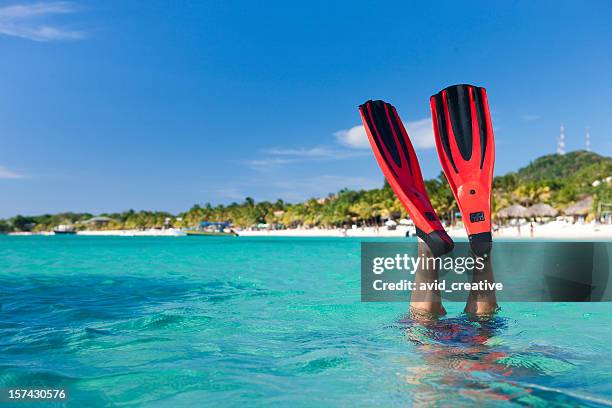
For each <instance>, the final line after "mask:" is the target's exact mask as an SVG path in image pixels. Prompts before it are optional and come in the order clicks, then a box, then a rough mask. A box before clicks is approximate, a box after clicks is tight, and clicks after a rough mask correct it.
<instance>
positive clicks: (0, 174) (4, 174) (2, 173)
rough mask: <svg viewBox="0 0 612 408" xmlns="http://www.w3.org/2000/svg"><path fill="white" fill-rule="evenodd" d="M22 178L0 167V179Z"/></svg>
mask: <svg viewBox="0 0 612 408" xmlns="http://www.w3.org/2000/svg"><path fill="white" fill-rule="evenodd" d="M23 177H24V176H23V174H19V173H16V172H14V171H11V170H9V169H7V168H6V167H4V166H0V179H20V178H23Z"/></svg>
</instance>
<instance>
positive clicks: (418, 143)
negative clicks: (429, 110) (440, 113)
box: [334, 118, 436, 149]
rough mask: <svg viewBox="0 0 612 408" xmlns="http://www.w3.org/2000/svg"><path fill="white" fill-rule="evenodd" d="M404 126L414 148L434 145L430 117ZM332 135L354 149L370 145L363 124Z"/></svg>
mask: <svg viewBox="0 0 612 408" xmlns="http://www.w3.org/2000/svg"><path fill="white" fill-rule="evenodd" d="M404 127H405V128H406V131H407V132H408V135H409V136H410V141H411V142H412V145H413V146H414V147H415V149H431V148H432V147H435V145H436V143H435V140H434V136H433V129H432V125H431V119H430V118H425V119H420V120H415V121H412V122H406V123H404ZM334 136H336V139H337V140H338V143H340V144H342V145H344V146H348V147H352V148H355V149H366V148H369V147H370V142H368V136H367V135H366V132H365V128H364V127H363V126H353V127H352V128H350V129H343V130H339V131H337V132H335V133H334Z"/></svg>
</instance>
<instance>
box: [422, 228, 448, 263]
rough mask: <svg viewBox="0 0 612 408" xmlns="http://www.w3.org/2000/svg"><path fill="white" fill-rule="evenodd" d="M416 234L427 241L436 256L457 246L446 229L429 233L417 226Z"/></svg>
mask: <svg viewBox="0 0 612 408" xmlns="http://www.w3.org/2000/svg"><path fill="white" fill-rule="evenodd" d="M416 234H417V236H418V237H419V238H421V239H422V240H423V241H424V242H425V244H427V246H428V247H429V249H430V250H431V252H432V253H433V256H435V257H439V256H442V255H444V254H446V253H449V252H450V251H452V250H453V248H454V247H455V244H454V243H453V240H452V239H451V238H450V237H449V236H448V234H447V233H446V232H445V231H431V232H430V233H429V234H428V233H426V232H424V231H423V230H421V229H420V228H417V229H416Z"/></svg>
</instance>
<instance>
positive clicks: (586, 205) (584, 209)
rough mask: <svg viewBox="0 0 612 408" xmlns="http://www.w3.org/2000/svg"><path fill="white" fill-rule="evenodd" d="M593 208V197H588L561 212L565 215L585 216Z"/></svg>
mask: <svg viewBox="0 0 612 408" xmlns="http://www.w3.org/2000/svg"><path fill="white" fill-rule="evenodd" d="M591 208H593V196H588V197H585V198H583V199H582V200H580V201H578V202H577V203H575V204H572V205H570V206H569V207H567V208H566V209H565V211H563V212H564V213H565V215H587V214H588V213H589V211H591Z"/></svg>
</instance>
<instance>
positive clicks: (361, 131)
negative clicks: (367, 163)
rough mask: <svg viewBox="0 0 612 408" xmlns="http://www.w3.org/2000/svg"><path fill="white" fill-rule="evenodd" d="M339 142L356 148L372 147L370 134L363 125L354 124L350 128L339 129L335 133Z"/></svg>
mask: <svg viewBox="0 0 612 408" xmlns="http://www.w3.org/2000/svg"><path fill="white" fill-rule="evenodd" d="M334 136H336V139H337V140H338V143H340V144H341V145H344V146H348V147H353V148H355V149H366V148H368V147H370V142H368V136H367V135H366V131H365V128H364V127H363V125H360V126H353V127H352V128H350V129H343V130H339V131H337V132H335V133H334Z"/></svg>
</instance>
